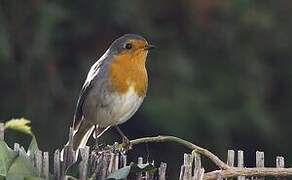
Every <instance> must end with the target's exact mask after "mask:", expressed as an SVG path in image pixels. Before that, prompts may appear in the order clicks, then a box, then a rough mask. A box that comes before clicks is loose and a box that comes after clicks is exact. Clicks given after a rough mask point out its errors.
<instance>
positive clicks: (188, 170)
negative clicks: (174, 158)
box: [180, 153, 193, 180]
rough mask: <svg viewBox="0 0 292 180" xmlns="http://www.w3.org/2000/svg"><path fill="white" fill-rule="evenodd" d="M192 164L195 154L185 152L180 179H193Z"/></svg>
mask: <svg viewBox="0 0 292 180" xmlns="http://www.w3.org/2000/svg"><path fill="white" fill-rule="evenodd" d="M192 164H193V156H192V155H191V154H186V153H185V154H184V163H183V165H182V167H181V172H180V179H181V180H190V179H192Z"/></svg>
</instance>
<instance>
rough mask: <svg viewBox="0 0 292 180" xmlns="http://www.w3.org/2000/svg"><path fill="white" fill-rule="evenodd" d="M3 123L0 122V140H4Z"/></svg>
mask: <svg viewBox="0 0 292 180" xmlns="http://www.w3.org/2000/svg"><path fill="white" fill-rule="evenodd" d="M4 130H5V128H4V123H0V140H4Z"/></svg>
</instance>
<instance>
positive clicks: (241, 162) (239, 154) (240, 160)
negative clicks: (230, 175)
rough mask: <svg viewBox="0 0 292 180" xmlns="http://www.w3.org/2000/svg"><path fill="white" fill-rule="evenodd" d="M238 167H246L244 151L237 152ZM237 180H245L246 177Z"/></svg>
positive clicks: (239, 177)
mask: <svg viewBox="0 0 292 180" xmlns="http://www.w3.org/2000/svg"><path fill="white" fill-rule="evenodd" d="M237 167H240V168H243V167H244V154H243V151H241V150H239V151H237ZM237 180H245V177H244V176H238V177H237Z"/></svg>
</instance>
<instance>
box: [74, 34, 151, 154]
mask: <svg viewBox="0 0 292 180" xmlns="http://www.w3.org/2000/svg"><path fill="white" fill-rule="evenodd" d="M153 48H154V46H153V45H151V44H148V42H147V41H146V40H145V39H144V38H143V37H141V36H139V35H136V34H126V35H124V36H122V37H120V38H118V39H116V40H115V41H114V42H113V43H112V44H111V45H110V47H109V48H108V50H107V51H106V52H105V53H104V54H103V56H102V57H100V58H99V60H98V61H96V62H95V63H94V64H93V66H92V67H91V68H90V70H89V72H88V75H87V78H86V80H85V83H84V85H83V87H82V89H81V92H80V95H79V98H78V102H77V107H76V110H75V114H74V123H73V128H74V136H73V149H74V150H77V149H79V148H81V147H84V146H85V145H86V143H87V141H88V138H89V137H90V135H91V134H92V132H93V131H94V129H95V138H98V137H100V136H101V135H102V134H103V133H104V132H105V131H106V130H107V129H108V128H110V127H112V126H114V127H116V128H117V130H118V131H119V133H120V134H121V135H122V137H123V142H124V143H129V140H128V139H127V138H126V136H125V135H124V134H123V133H122V131H121V130H120V129H119V128H118V125H119V124H122V123H124V122H126V121H127V120H129V119H130V118H131V117H132V116H133V114H134V113H135V112H136V111H137V110H138V108H139V107H140V106H141V104H142V102H143V100H144V98H145V95H146V92H147V85H148V77H147V71H146V68H145V61H146V58H147V54H148V51H149V50H150V49H153Z"/></svg>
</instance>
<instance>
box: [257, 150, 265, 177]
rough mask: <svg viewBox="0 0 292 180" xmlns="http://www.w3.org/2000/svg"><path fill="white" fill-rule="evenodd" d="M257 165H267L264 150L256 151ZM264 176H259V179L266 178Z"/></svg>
mask: <svg viewBox="0 0 292 180" xmlns="http://www.w3.org/2000/svg"><path fill="white" fill-rule="evenodd" d="M256 167H259V168H261V167H265V154H264V152H261V151H257V152H256ZM264 179H265V178H264V177H260V178H257V180H264Z"/></svg>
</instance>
